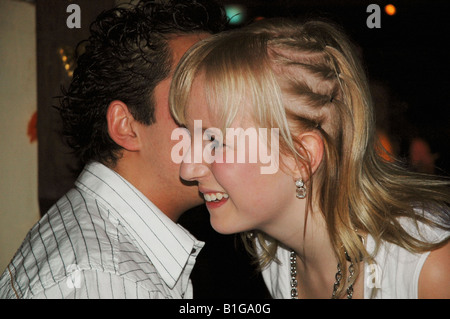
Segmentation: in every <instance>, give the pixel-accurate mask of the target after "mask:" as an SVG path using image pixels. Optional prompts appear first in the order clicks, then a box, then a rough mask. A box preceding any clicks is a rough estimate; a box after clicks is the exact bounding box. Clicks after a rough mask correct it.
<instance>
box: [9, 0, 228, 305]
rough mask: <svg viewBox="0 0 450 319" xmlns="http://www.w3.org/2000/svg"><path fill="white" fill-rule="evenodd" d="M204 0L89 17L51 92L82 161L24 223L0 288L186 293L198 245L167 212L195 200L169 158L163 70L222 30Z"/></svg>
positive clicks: (100, 294)
mask: <svg viewBox="0 0 450 319" xmlns="http://www.w3.org/2000/svg"><path fill="white" fill-rule="evenodd" d="M225 24H226V16H225V14H224V11H223V10H222V9H221V8H220V7H218V6H216V5H215V4H213V3H212V2H211V1H200V0H196V1H184V0H176V1H175V0H173V1H162V2H160V3H155V2H154V1H141V2H140V3H139V4H137V5H136V6H134V7H127V8H125V7H123V8H115V9H112V10H109V11H106V12H104V13H102V14H101V15H100V16H99V17H98V18H97V20H96V21H95V22H94V23H93V24H92V26H91V36H90V38H89V39H88V44H87V46H86V52H85V53H84V54H83V55H82V56H80V58H79V59H78V61H77V69H76V70H75V72H74V75H73V80H72V83H71V85H70V87H69V89H68V91H67V92H66V93H65V96H64V98H63V99H62V101H61V107H60V111H61V116H62V119H63V123H64V130H65V134H66V136H67V138H68V142H69V144H70V145H71V146H72V147H73V148H74V150H75V151H76V152H77V154H78V155H79V157H80V159H81V160H82V162H83V163H85V165H86V166H85V168H84V170H83V172H82V173H81V174H80V176H79V178H78V180H77V181H76V184H75V188H74V189H72V190H70V191H69V192H68V193H67V194H66V195H64V196H63V197H62V198H61V199H60V200H59V201H58V202H57V203H56V204H55V205H54V206H53V207H52V208H51V209H50V210H49V211H48V213H47V214H46V215H45V216H44V217H43V218H42V219H41V220H40V221H39V222H38V223H37V224H36V225H35V226H34V227H33V228H32V230H31V231H30V232H29V233H28V235H27V237H26V239H25V240H24V242H23V244H22V246H21V247H20V249H19V250H18V252H17V253H16V255H15V257H14V259H13V260H12V262H11V263H10V264H9V265H8V267H7V268H6V270H5V272H4V273H3V275H2V276H1V278H0V298H192V285H191V282H190V279H189V276H190V273H191V271H192V268H193V266H194V263H195V259H196V257H197V255H198V253H199V252H200V249H201V248H202V246H203V243H202V242H200V241H198V240H196V239H195V238H194V237H193V236H192V235H191V234H189V232H188V231H187V230H185V229H184V228H183V227H181V226H180V225H178V224H176V221H177V220H178V218H179V217H180V215H181V214H182V213H183V212H184V211H186V210H188V209H189V208H192V207H194V206H197V205H199V204H201V203H202V202H203V200H202V199H201V198H200V196H199V194H198V191H197V189H196V187H192V186H191V185H188V184H186V183H183V182H182V181H181V180H180V178H179V175H178V174H179V166H178V165H176V164H174V163H173V161H172V160H171V157H170V153H171V148H172V146H173V144H174V142H176V141H171V133H172V130H173V129H174V128H175V127H176V124H175V122H174V121H173V119H172V117H171V116H170V113H169V107H168V92H169V86H170V82H171V74H172V73H173V71H174V69H175V67H176V64H177V63H178V61H179V59H180V58H181V56H182V55H183V54H184V52H185V51H186V50H187V49H188V48H189V47H190V46H191V45H192V44H194V43H195V42H197V41H199V40H201V39H202V38H204V37H206V36H208V35H209V34H211V33H215V32H218V31H221V30H222V29H223V28H224V27H225Z"/></svg>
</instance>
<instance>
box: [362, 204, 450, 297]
mask: <svg viewBox="0 0 450 319" xmlns="http://www.w3.org/2000/svg"><path fill="white" fill-rule="evenodd" d="M426 215H428V216H427V219H431V220H432V216H431V217H430V216H429V214H428V213H426ZM398 222H399V223H400V225H401V226H402V228H403V229H404V230H405V231H406V232H407V233H408V234H409V235H410V236H412V237H414V238H415V239H417V240H420V241H422V242H426V243H440V242H443V241H445V240H446V239H448V238H449V236H450V232H449V231H448V230H446V229H442V228H440V227H437V226H433V225H430V224H427V223H424V222H420V221H416V220H413V219H411V218H406V217H402V218H399V219H398ZM366 249H367V251H368V252H369V253H370V254H372V257H373V260H374V263H370V264H369V263H368V264H366V265H365V273H364V276H365V288H364V293H365V297H366V298H371V297H373V298H418V296H419V277H420V275H421V272H422V269H423V267H424V264H425V262H426V261H427V258H428V257H429V255H430V251H425V252H421V253H419V252H412V251H411V250H409V249H407V248H406V247H402V246H401V245H398V244H394V243H390V242H388V241H383V240H381V241H379V242H378V243H377V242H376V241H375V239H374V238H373V237H372V236H370V235H369V236H368V237H367V246H366Z"/></svg>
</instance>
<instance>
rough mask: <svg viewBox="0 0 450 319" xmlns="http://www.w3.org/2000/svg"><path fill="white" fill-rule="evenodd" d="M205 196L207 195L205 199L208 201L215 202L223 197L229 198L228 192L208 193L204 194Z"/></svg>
mask: <svg viewBox="0 0 450 319" xmlns="http://www.w3.org/2000/svg"><path fill="white" fill-rule="evenodd" d="M203 196H204V197H205V200H206V201H207V202H214V201H220V200H222V199H223V198H225V199H226V198H228V194H226V193H208V194H203Z"/></svg>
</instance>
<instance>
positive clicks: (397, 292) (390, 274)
mask: <svg viewBox="0 0 450 319" xmlns="http://www.w3.org/2000/svg"><path fill="white" fill-rule="evenodd" d="M400 222H401V224H402V226H403V227H404V229H405V230H407V231H408V233H409V234H411V235H413V236H416V238H418V237H421V238H423V239H425V240H426V241H428V242H440V241H442V240H444V239H445V238H446V237H448V236H449V235H450V233H449V232H446V231H443V230H440V229H435V228H431V227H429V226H426V225H424V224H419V232H418V231H417V229H416V228H415V226H414V223H413V222H411V221H410V220H408V219H406V218H404V219H402V220H401V221H400ZM366 245H367V246H366V248H367V250H368V252H369V253H373V252H374V248H375V241H374V239H373V238H372V236H370V235H369V236H368V237H367V243H366ZM429 254H430V252H426V253H423V254H413V253H410V252H409V251H407V250H406V249H404V248H401V247H400V246H397V245H395V244H391V243H388V242H383V243H382V244H381V245H380V248H379V250H378V252H377V254H376V256H375V261H376V264H365V265H364V299H371V298H374V299H381V298H383V299H417V298H418V282H419V275H420V271H421V270H422V266H423V264H424V263H425V260H426V258H427V257H428V255H429ZM289 257H290V251H289V250H288V249H286V248H284V247H282V246H280V247H278V250H277V258H278V260H279V261H280V263H277V262H272V263H271V264H270V265H269V266H268V267H267V268H266V269H264V270H263V272H262V275H263V278H264V281H265V283H266V285H267V288H268V289H269V292H270V294H271V295H272V297H273V298H276V299H290V298H291V286H290V261H289ZM299 289H301V287H299ZM331 290H332V287H330V296H331ZM372 293H374V294H373V295H372Z"/></svg>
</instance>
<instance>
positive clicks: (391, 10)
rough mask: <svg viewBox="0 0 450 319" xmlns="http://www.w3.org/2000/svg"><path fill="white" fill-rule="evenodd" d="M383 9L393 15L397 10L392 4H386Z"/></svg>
mask: <svg viewBox="0 0 450 319" xmlns="http://www.w3.org/2000/svg"><path fill="white" fill-rule="evenodd" d="M384 11H385V12H386V13H387V14H388V15H390V16H393V15H394V14H395V13H396V12H397V8H395V6H394V5H393V4H388V5H386V6H385V7H384Z"/></svg>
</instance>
